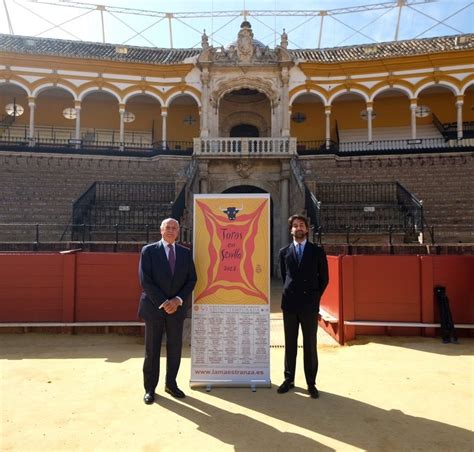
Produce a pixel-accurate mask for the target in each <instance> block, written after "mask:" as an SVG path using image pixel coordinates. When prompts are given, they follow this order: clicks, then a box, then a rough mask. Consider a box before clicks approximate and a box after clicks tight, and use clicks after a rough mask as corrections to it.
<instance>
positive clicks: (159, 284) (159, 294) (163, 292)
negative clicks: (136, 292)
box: [138, 240, 196, 321]
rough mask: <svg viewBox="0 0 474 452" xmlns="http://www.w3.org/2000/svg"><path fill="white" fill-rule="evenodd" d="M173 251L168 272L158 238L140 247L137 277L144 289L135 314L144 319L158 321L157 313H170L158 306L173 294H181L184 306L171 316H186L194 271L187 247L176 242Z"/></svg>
mask: <svg viewBox="0 0 474 452" xmlns="http://www.w3.org/2000/svg"><path fill="white" fill-rule="evenodd" d="M175 250H176V264H175V270H174V275H171V270H170V267H169V264H168V259H167V258H166V252H165V249H164V247H163V242H162V241H161V240H160V241H159V242H156V243H151V244H150V245H146V246H144V247H143V248H142V252H141V256H140V265H139V277H140V284H141V286H142V289H143V292H142V294H141V297H140V306H139V308H138V315H139V316H140V317H141V318H142V319H143V320H145V321H157V320H159V318H160V316H165V315H169V314H166V312H165V311H164V309H159V307H160V306H161V304H162V303H163V302H164V301H166V300H168V299H170V298H173V297H180V298H181V299H182V300H183V305H182V306H181V307H180V308H179V309H178V310H177V311H176V313H175V314H172V315H179V316H182V318H183V319H184V317H185V316H186V311H187V309H188V307H189V299H190V295H191V293H192V291H193V289H194V286H195V284H196V270H195V267H194V262H193V257H192V254H191V251H190V250H189V249H188V248H185V247H184V246H182V245H178V244H177V243H176V244H175Z"/></svg>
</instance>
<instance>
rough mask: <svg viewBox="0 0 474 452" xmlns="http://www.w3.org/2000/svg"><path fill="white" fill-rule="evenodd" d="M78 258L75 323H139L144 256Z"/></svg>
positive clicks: (119, 254)
mask: <svg viewBox="0 0 474 452" xmlns="http://www.w3.org/2000/svg"><path fill="white" fill-rule="evenodd" d="M76 256H77V263H76V309H75V321H76V322H100V321H104V322H106V321H109V322H119V321H128V322H130V321H138V320H139V319H138V318H137V310H138V299H139V296H140V284H139V281H138V261H139V259H140V255H139V254H130V253H123V254H122V253H113V254H112V253H81V254H77V255H76Z"/></svg>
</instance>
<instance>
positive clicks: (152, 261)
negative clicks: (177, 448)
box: [138, 218, 196, 405]
mask: <svg viewBox="0 0 474 452" xmlns="http://www.w3.org/2000/svg"><path fill="white" fill-rule="evenodd" d="M160 230H161V237H162V239H161V240H160V241H159V242H156V243H151V244H150V245H146V246H144V247H143V249H142V252H141V256H140V265H139V275H140V284H141V286H142V289H143V292H142V295H141V297H140V306H139V309H138V315H139V316H140V317H141V318H142V319H143V320H144V321H145V362H144V363H143V381H144V386H145V396H144V397H143V400H144V402H145V403H146V404H147V405H150V404H152V403H153V402H154V400H155V388H156V386H157V384H158V378H159V374H160V351H161V340H162V337H163V332H166V382H165V391H166V392H168V393H169V394H171V395H172V396H173V397H177V398H183V397H185V394H184V392H183V391H181V390H180V389H179V388H178V385H177V384H176V376H177V374H178V369H179V364H180V361H181V349H182V340H183V323H184V319H185V317H186V311H187V307H188V303H189V297H190V295H191V292H192V291H193V289H194V286H195V284H196V270H195V267H194V262H193V258H192V255H191V251H190V250H189V249H188V248H185V247H184V246H181V245H178V244H177V243H176V239H177V238H178V235H179V223H178V222H177V221H176V220H175V219H173V218H167V219H166V220H163V222H162V223H161V228H160Z"/></svg>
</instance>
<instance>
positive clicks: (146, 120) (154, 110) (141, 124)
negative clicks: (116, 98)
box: [125, 100, 161, 140]
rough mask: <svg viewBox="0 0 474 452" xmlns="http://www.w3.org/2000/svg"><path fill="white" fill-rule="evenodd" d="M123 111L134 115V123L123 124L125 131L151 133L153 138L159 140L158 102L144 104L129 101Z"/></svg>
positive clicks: (159, 118)
mask: <svg viewBox="0 0 474 452" xmlns="http://www.w3.org/2000/svg"><path fill="white" fill-rule="evenodd" d="M125 109H126V110H127V111H129V112H131V113H133V114H134V115H135V121H133V122H129V123H125V131H126V132H127V131H128V132H131V131H140V132H151V131H152V129H153V138H154V139H155V140H156V139H158V138H161V106H160V104H159V102H153V103H145V102H138V101H137V102H134V101H133V100H131V101H130V102H128V103H127V105H126V106H125Z"/></svg>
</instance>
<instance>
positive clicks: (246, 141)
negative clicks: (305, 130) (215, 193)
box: [194, 138, 296, 157]
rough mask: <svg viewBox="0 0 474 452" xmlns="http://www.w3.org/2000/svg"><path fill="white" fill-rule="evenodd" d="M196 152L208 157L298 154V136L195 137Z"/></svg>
mask: <svg viewBox="0 0 474 452" xmlns="http://www.w3.org/2000/svg"><path fill="white" fill-rule="evenodd" d="M194 153H195V154H196V155H198V156H199V155H200V156H207V157H225V156H229V157H239V156H249V155H254V156H262V157H263V156H268V157H272V156H283V155H294V154H296V138H195V139H194Z"/></svg>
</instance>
